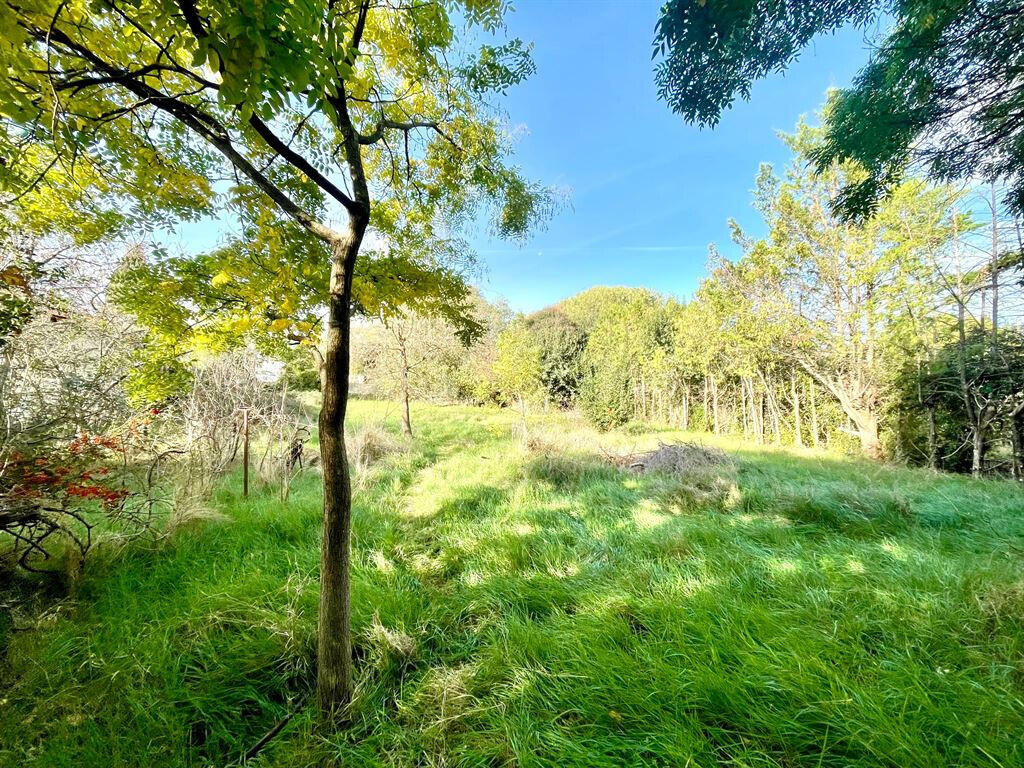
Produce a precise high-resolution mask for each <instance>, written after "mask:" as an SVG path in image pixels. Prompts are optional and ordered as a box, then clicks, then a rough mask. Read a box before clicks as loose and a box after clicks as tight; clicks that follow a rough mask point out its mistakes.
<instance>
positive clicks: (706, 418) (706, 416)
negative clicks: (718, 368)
mask: <svg viewBox="0 0 1024 768" xmlns="http://www.w3.org/2000/svg"><path fill="white" fill-rule="evenodd" d="M704 431H705V432H710V431H711V412H710V411H709V410H708V377H707V376H705V377H704Z"/></svg>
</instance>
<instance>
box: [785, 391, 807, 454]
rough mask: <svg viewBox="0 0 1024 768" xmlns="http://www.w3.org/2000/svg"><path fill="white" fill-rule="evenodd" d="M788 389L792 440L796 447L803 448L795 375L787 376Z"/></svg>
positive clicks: (798, 396) (798, 394) (798, 395)
mask: <svg viewBox="0 0 1024 768" xmlns="http://www.w3.org/2000/svg"><path fill="white" fill-rule="evenodd" d="M789 388H790V391H791V392H792V395H793V438H794V440H795V441H796V444H797V447H799V448H803V447H804V435H803V425H802V424H801V423H800V392H799V391H798V390H797V388H796V374H793V373H790V375H789Z"/></svg>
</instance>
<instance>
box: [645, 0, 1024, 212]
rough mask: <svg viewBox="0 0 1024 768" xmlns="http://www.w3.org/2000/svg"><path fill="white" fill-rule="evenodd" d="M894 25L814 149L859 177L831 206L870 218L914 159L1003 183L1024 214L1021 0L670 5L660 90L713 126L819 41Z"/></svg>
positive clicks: (819, 163)
mask: <svg viewBox="0 0 1024 768" xmlns="http://www.w3.org/2000/svg"><path fill="white" fill-rule="evenodd" d="M882 14H887V15H891V16H892V17H893V25H892V28H891V30H890V31H889V33H888V34H887V35H886V36H885V37H884V39H882V40H881V42H880V43H879V44H878V46H877V48H876V50H875V51H874V52H873V54H872V56H871V60H870V61H869V63H868V64H867V65H866V66H865V67H864V68H863V69H862V70H861V71H860V73H859V74H858V75H857V77H856V79H855V81H854V84H853V86H852V87H851V88H849V89H847V90H844V91H843V92H842V93H841V94H840V95H839V98H838V100H837V103H836V108H835V110H834V112H833V113H832V115H831V117H830V122H829V128H828V132H827V134H826V136H825V138H824V141H823V143H822V145H821V146H820V147H819V148H818V150H817V152H816V153H815V155H814V158H813V159H814V163H815V165H816V167H817V168H818V169H819V170H823V169H826V168H827V167H828V166H829V165H831V164H832V163H835V162H845V161H847V160H853V161H856V162H858V163H859V164H860V165H861V166H862V167H863V168H864V169H865V171H866V172H865V174H864V175H863V176H862V177H860V178H858V179H856V180H850V181H849V183H848V184H847V186H845V187H844V189H843V191H842V193H841V194H839V195H837V196H836V197H835V198H834V199H833V201H832V204H833V206H834V209H835V210H836V211H838V212H841V213H842V214H843V216H844V218H851V217H856V218H859V217H863V216H865V215H867V214H868V213H870V212H871V211H872V210H874V209H875V208H876V207H877V204H878V202H879V200H880V199H881V198H882V197H884V196H886V195H888V194H890V193H891V192H892V191H893V190H895V189H896V187H897V185H898V183H899V180H900V178H901V177H902V175H903V172H904V170H905V169H906V168H907V167H908V165H913V166H917V167H919V168H922V169H923V170H925V171H926V172H927V173H928V174H929V175H930V176H931V177H932V178H933V179H935V180H938V181H950V180H953V179H971V178H977V177H978V176H981V177H984V178H986V179H989V180H993V181H995V180H999V179H1003V180H1006V181H1008V182H1009V184H1010V189H1009V194H1008V196H1007V201H1008V202H1009V203H1010V204H1011V206H1012V207H1013V208H1014V209H1015V210H1016V211H1017V212H1024V173H1022V171H1021V169H1022V168H1024V117H1022V116H1021V111H1020V109H1019V108H1018V106H1017V105H1019V103H1020V100H1021V99H1022V98H1024V82H1022V81H1021V78H1020V71H1021V67H1022V66H1024V4H1022V3H1021V2H1019V0H952V1H950V0H835V2H827V3H825V2H822V3H808V2H799V1H798V0H788V1H787V0H716V1H715V2H704V0H669V1H668V2H667V3H666V4H665V6H664V7H663V9H662V13H661V17H660V18H659V20H658V24H657V28H656V31H655V39H654V50H655V56H658V55H661V56H663V57H664V58H663V60H662V61H661V62H660V63H659V64H658V66H657V69H656V81H657V86H658V93H659V96H660V97H661V98H663V99H665V101H666V102H667V103H668V104H669V106H670V107H671V108H672V110H673V111H675V112H677V113H679V114H681V115H682V116H683V117H684V119H686V120H687V121H688V122H695V123H699V124H701V125H714V124H715V123H716V122H717V121H718V120H719V118H720V117H721V114H722V112H723V111H724V110H725V109H727V108H728V107H729V106H730V105H731V104H732V103H733V101H734V100H735V98H736V96H737V95H738V96H741V97H742V98H744V99H748V98H749V97H750V88H751V85H752V84H753V82H754V81H755V80H757V79H759V78H762V77H765V76H766V75H768V74H770V73H772V72H778V71H782V70H784V69H785V68H786V67H787V66H788V65H789V64H791V63H792V62H793V61H794V60H795V59H796V58H797V56H798V55H799V54H800V52H801V51H802V50H803V49H804V48H805V47H806V46H807V45H808V44H809V43H810V41H811V40H812V39H814V38H815V37H816V36H818V35H822V34H828V33H830V32H833V31H835V30H836V29H838V28H839V27H841V26H843V25H846V24H852V25H855V26H858V27H862V28H863V27H867V26H868V25H869V24H870V23H871V22H873V21H874V20H876V19H878V18H880V17H881V16H882Z"/></svg>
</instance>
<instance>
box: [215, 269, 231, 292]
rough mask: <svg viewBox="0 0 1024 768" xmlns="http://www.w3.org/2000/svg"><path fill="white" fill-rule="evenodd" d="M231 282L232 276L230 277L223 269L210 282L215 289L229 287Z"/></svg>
mask: <svg viewBox="0 0 1024 768" xmlns="http://www.w3.org/2000/svg"><path fill="white" fill-rule="evenodd" d="M230 282H231V275H229V274H228V273H227V272H225V271H224V270H223V269H222V270H221V271H220V272H218V273H217V274H216V275H214V276H213V279H212V280H210V285H212V286H213V287H214V288H220V287H221V286H223V285H227V284H228V283H230Z"/></svg>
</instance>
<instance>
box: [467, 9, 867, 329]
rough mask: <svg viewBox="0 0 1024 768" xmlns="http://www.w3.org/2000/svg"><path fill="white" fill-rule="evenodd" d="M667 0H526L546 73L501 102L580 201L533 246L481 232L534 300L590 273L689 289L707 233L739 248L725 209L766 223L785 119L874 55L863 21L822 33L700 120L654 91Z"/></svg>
mask: <svg viewBox="0 0 1024 768" xmlns="http://www.w3.org/2000/svg"><path fill="white" fill-rule="evenodd" d="M660 5H661V0H650V1H648V0H604V1H603V2H583V0H519V1H518V2H517V3H516V10H515V12H514V13H512V14H511V15H510V16H509V17H508V19H507V22H508V27H509V33H510V34H511V35H514V36H517V37H521V38H523V39H524V40H528V41H533V42H534V50H533V54H534V60H535V62H536V64H537V74H536V75H534V76H533V77H532V78H531V79H530V80H528V81H527V82H526V83H524V84H522V85H520V86H518V87H517V88H516V89H515V90H513V91H511V92H510V93H509V95H508V98H507V99H506V100H505V102H504V106H505V108H506V109H507V111H508V116H509V119H510V120H511V122H512V123H513V124H518V123H522V124H524V125H525V126H526V128H527V129H528V131H529V132H528V134H527V135H525V136H524V137H523V138H522V139H521V140H520V142H519V144H518V146H517V152H516V154H517V162H518V163H519V164H520V165H522V166H523V168H524V170H526V171H527V173H528V174H529V175H530V176H531V177H533V178H536V179H540V180H543V181H545V182H546V183H549V184H557V185H564V186H566V187H569V188H571V190H572V192H571V197H570V204H569V206H568V207H566V208H565V209H564V210H563V211H562V212H561V213H560V214H559V215H558V216H557V217H556V218H555V219H554V220H553V221H552V222H551V223H550V225H549V226H548V227H547V229H546V230H545V231H542V232H539V233H537V234H536V235H535V236H533V237H532V238H531V239H530V240H529V241H528V243H526V244H525V245H524V246H523V247H521V248H520V247H517V246H515V245H514V244H509V243H506V242H502V241H500V240H495V239H491V238H489V237H487V236H486V235H482V236H479V237H477V238H475V239H474V245H475V246H476V248H477V249H478V251H479V253H480V255H481V257H482V258H483V260H484V261H485V262H486V264H487V276H486V278H485V280H484V284H483V288H484V292H485V294H486V295H488V296H490V297H494V296H498V295H500V296H504V297H505V298H506V299H508V301H509V302H510V303H511V305H512V307H513V308H515V309H517V310H522V311H529V310H533V309H538V308H540V307H543V306H546V305H548V304H550V303H552V302H554V301H557V300H558V299H560V298H563V297H565V296H568V295H571V294H573V293H577V292H578V291H581V290H583V289H585V288H587V287H589V286H592V285H601V284H611V285H644V286H648V287H650V288H652V289H654V290H657V291H661V292H664V293H672V294H676V295H679V296H686V295H688V294H689V293H690V292H691V291H692V290H693V289H694V288H695V287H696V285H697V283H698V281H699V280H700V277H701V276H702V275H703V274H704V271H705V262H706V256H707V246H708V244H709V243H711V242H715V243H718V244H719V245H720V246H721V247H722V249H723V251H724V252H726V253H727V254H728V253H730V252H731V251H730V248H728V247H727V246H728V245H729V242H728V241H729V235H728V229H727V226H726V221H727V219H729V218H730V217H733V218H736V219H737V220H738V221H739V222H740V223H741V224H742V225H743V226H744V227H745V228H747V229H749V230H751V231H754V232H759V231H760V229H759V228H758V217H757V215H756V214H755V213H754V212H753V211H752V210H751V207H750V190H751V188H752V186H753V181H754V176H755V174H756V172H757V167H758V164H759V163H761V162H770V163H773V164H775V165H776V167H782V166H783V165H784V164H785V163H786V162H787V161H788V155H787V152H786V150H785V147H783V145H782V143H781V142H780V141H779V140H778V138H777V136H776V133H777V131H780V130H784V131H789V130H791V129H792V128H793V126H794V125H795V124H796V121H797V119H798V118H799V116H800V115H802V114H809V113H813V112H814V110H816V109H817V108H818V107H819V106H820V105H821V103H822V102H823V100H824V97H825V91H826V90H827V89H828V88H829V87H830V86H844V85H847V84H848V83H849V82H850V80H851V79H852V77H853V75H854V74H855V73H856V71H857V70H858V69H859V68H860V67H861V66H862V65H863V64H864V63H865V61H866V60H867V56H868V53H867V49H866V47H865V44H864V35H863V32H860V31H857V30H846V31H843V32H841V33H839V34H837V35H835V36H831V37H824V38H820V39H818V40H816V41H815V43H814V44H813V45H812V46H811V47H810V48H808V49H807V50H806V51H805V52H804V53H803V55H802V56H801V59H800V60H799V61H798V62H797V64H796V65H795V66H793V67H792V68H791V69H790V70H789V71H788V72H787V73H786V75H785V76H775V77H772V78H770V79H768V80H765V81H762V82H759V83H758V84H756V85H755V87H754V90H753V95H752V99H751V101H750V102H749V103H747V102H740V103H738V104H737V105H736V106H734V107H733V109H731V110H730V111H729V112H727V113H726V114H725V115H724V116H723V119H722V121H721V122H720V123H719V125H718V126H717V127H716V128H715V129H714V130H709V129H704V130H698V129H697V128H695V127H691V126H688V125H686V124H685V123H684V122H683V121H682V120H681V119H680V118H679V117H677V116H675V115H674V114H672V113H671V112H670V111H669V110H668V108H667V107H666V106H665V104H664V103H663V102H660V101H658V99H657V96H656V94H655V87H654V76H653V62H652V61H651V40H652V37H653V31H654V24H655V21H656V19H657V16H658V10H659V7H660Z"/></svg>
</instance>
